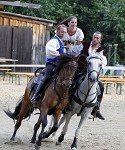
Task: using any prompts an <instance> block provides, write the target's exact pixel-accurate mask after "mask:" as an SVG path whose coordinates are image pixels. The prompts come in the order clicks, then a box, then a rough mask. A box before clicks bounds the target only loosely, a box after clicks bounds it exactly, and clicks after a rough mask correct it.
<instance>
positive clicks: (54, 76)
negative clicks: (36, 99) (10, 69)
mask: <svg viewBox="0 0 125 150" xmlns="http://www.w3.org/2000/svg"><path fill="white" fill-rule="evenodd" d="M44 76H45V73H44V72H42V73H40V75H39V76H37V78H36V80H34V82H33V83H32V84H31V92H32V91H35V88H37V85H38V84H39V82H40V81H41V80H42V78H44ZM57 76H58V73H56V74H54V75H53V76H52V77H51V78H50V79H49V80H47V81H46V83H45V84H44V86H43V89H42V91H40V93H41V94H40V97H42V98H43V96H44V93H45V91H46V89H47V88H48V86H49V85H50V84H51V83H52V82H53V80H54V79H56V78H57ZM42 98H41V99H42Z"/></svg>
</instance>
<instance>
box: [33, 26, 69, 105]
mask: <svg viewBox="0 0 125 150" xmlns="http://www.w3.org/2000/svg"><path fill="white" fill-rule="evenodd" d="M66 32H67V27H66V26H65V25H63V24H61V25H59V26H57V29H56V34H55V36H53V37H52V38H51V39H50V40H49V41H48V43H47V44H46V67H45V69H44V74H45V75H44V76H42V75H39V76H40V77H41V79H40V81H39V84H38V86H37V88H36V90H35V93H34V95H33V97H32V99H31V102H32V103H33V104H37V102H38V100H39V96H40V91H42V90H43V88H44V86H45V84H46V82H47V81H48V80H49V79H50V78H51V77H52V75H53V69H54V68H55V67H56V64H57V56H59V55H60V54H63V53H65V49H64V43H63V41H62V38H63V37H64V35H65V34H66Z"/></svg>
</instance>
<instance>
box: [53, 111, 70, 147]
mask: <svg viewBox="0 0 125 150" xmlns="http://www.w3.org/2000/svg"><path fill="white" fill-rule="evenodd" d="M72 115H73V114H72V112H68V113H67V114H65V115H64V116H63V118H62V120H60V121H61V122H60V123H63V121H65V124H64V126H63V129H62V132H61V135H60V136H59V137H58V141H57V142H56V144H57V145H59V144H61V142H63V140H64V136H65V134H66V132H67V130H68V124H69V122H70V119H71V117H72Z"/></svg>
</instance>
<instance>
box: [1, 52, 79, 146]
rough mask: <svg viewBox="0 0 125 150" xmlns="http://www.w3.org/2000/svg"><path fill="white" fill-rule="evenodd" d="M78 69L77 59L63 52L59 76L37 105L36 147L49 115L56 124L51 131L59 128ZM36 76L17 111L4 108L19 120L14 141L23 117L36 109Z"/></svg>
mask: <svg viewBox="0 0 125 150" xmlns="http://www.w3.org/2000/svg"><path fill="white" fill-rule="evenodd" d="M76 69H77V61H76V59H75V58H74V57H73V56H71V55H68V54H63V55H61V56H59V57H58V65H57V68H56V72H58V73H57V76H55V78H53V80H52V81H51V83H50V84H49V86H48V87H47V88H46V90H45V92H44V95H43V96H41V102H39V103H38V104H37V105H36V108H38V109H39V110H40V115H39V118H38V121H37V123H36V124H35V126H34V133H33V137H32V139H31V143H33V144H35V142H36V145H35V148H36V149H39V147H40V146H41V140H42V137H43V132H44V129H45V127H46V125H47V115H48V114H50V115H53V117H54V124H53V127H52V129H51V133H53V132H55V131H56V130H57V129H58V122H59V119H60V117H61V114H62V111H63V110H64V108H65V107H66V105H67V103H68V99H69V89H70V86H71V84H72V82H73V78H74V75H75V72H76ZM35 80H36V77H33V78H32V79H31V80H30V81H29V83H28V84H27V87H26V89H25V93H24V95H23V97H22V98H21V99H20V101H19V102H18V103H17V105H16V107H15V111H14V112H13V113H12V112H11V111H10V110H9V109H8V110H4V111H5V113H6V114H7V116H9V117H10V118H12V119H13V120H17V121H16V124H15V128H14V133H13V135H12V137H11V140H13V141H14V139H15V136H16V132H17V130H18V128H19V127H20V126H21V122H22V120H23V119H25V118H27V117H29V116H30V115H31V113H32V112H33V111H34V107H33V105H32V103H31V98H32V95H33V88H31V87H33V86H32V85H33V83H34V81H35ZM41 123H42V129H41V132H40V134H39V136H38V140H37V141H36V134H37V130H38V129H39V127H40V125H41Z"/></svg>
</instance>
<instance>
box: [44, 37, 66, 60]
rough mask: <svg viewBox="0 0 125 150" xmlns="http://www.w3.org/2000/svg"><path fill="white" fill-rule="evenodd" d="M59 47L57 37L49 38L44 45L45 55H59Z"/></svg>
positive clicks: (53, 56) (50, 56)
mask: <svg viewBox="0 0 125 150" xmlns="http://www.w3.org/2000/svg"><path fill="white" fill-rule="evenodd" d="M60 40H61V39H60ZM59 48H60V44H59V41H58V40H57V39H50V40H49V41H48V42H47V44H46V47H45V49H46V57H47V58H55V57H57V56H59V55H60V54H59V51H57V50H58V49H59ZM64 52H65V51H64Z"/></svg>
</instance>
